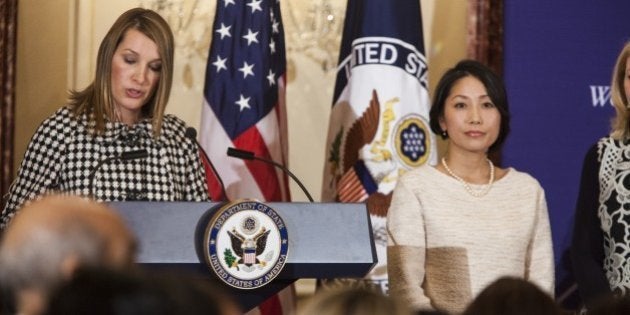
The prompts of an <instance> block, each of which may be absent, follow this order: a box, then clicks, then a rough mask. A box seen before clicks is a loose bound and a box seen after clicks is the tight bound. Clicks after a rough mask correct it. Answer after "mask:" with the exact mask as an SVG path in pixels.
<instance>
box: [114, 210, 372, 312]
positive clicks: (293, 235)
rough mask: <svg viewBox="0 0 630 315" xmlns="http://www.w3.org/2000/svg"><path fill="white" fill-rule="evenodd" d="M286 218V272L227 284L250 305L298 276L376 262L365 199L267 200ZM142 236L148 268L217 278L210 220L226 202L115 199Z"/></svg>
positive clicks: (361, 271) (334, 273)
mask: <svg viewBox="0 0 630 315" xmlns="http://www.w3.org/2000/svg"><path fill="white" fill-rule="evenodd" d="M265 204H267V205H269V206H270V207H271V208H273V209H274V210H275V211H276V212H277V213H278V214H279V215H280V216H281V217H282V219H283V220H284V223H285V225H286V227H287V232H288V236H289V249H288V259H287V261H286V263H285V265H284V268H283V270H282V272H281V273H280V274H279V275H278V276H277V277H276V278H275V279H274V280H273V281H272V282H271V283H269V284H267V285H266V286H264V287H261V288H257V289H251V290H245V289H237V288H232V287H230V286H228V285H227V284H224V283H223V282H222V281H218V280H217V283H220V284H221V285H224V287H225V288H226V291H227V292H228V293H230V294H231V295H232V296H233V297H234V298H235V300H236V302H237V303H239V305H240V306H241V308H242V310H243V311H247V310H250V309H252V308H254V307H256V306H257V305H259V304H260V303H262V302H263V301H265V300H266V299H267V298H268V297H270V296H272V295H273V294H275V293H276V292H278V291H280V290H282V289H283V288H285V287H286V286H288V285H290V284H291V283H293V282H295V281H296V280H297V279H299V278H361V277H363V276H365V275H366V274H367V273H368V272H369V271H370V270H371V269H372V267H373V266H374V265H375V264H376V262H377V257H376V249H375V247H374V239H373V234H372V225H371V222H370V216H369V214H368V211H367V208H366V205H365V204H356V203H355V204H352V203H350V204H349V203H302V202H293V203H282V202H266V203H265ZM109 205H110V206H111V207H112V208H114V209H116V210H117V211H118V212H119V213H120V214H121V215H122V216H123V218H124V219H125V220H126V222H127V224H128V225H129V227H130V228H131V229H132V230H133V231H134V233H135V234H136V236H137V238H138V242H139V254H138V263H140V264H142V265H144V266H146V267H149V268H168V269H171V270H177V269H184V270H188V271H192V272H195V273H200V274H201V275H203V276H204V277H206V276H207V277H209V278H212V279H215V278H216V275H215V274H214V272H213V271H212V270H211V269H210V267H208V266H207V265H206V263H205V259H204V251H203V236H204V232H205V228H206V225H207V224H208V222H209V221H210V219H211V218H212V215H213V214H214V212H215V211H216V210H217V209H218V208H219V207H220V206H221V205H222V203H216V202H144V201H127V202H111V203H109Z"/></svg>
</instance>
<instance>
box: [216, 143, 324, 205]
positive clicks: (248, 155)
mask: <svg viewBox="0 0 630 315" xmlns="http://www.w3.org/2000/svg"><path fill="white" fill-rule="evenodd" d="M227 155H228V156H231V157H235V158H238V159H241V160H258V161H261V162H265V163H268V164H271V165H273V166H275V167H277V168H279V169H281V170H282V171H284V172H285V173H286V174H288V175H289V176H290V177H291V178H292V179H293V180H294V181H295V182H296V183H297V184H298V186H300V188H301V189H302V191H303V192H304V194H305V195H306V198H308V200H309V201H310V202H315V201H313V197H311V194H310V193H309V192H308V190H306V187H304V185H303V184H302V182H301V181H300V180H299V179H298V178H297V177H296V176H295V175H293V173H291V171H290V170H289V169H288V168H286V167H285V166H284V165H282V164H280V163H278V162H276V161H272V160H269V159H265V158H261V157H259V156H256V155H255V154H254V153H253V152H249V151H245V150H239V149H235V148H228V150H227Z"/></svg>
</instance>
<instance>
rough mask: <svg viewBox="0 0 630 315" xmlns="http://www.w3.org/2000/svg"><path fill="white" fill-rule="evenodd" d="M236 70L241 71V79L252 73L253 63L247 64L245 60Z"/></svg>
mask: <svg viewBox="0 0 630 315" xmlns="http://www.w3.org/2000/svg"><path fill="white" fill-rule="evenodd" d="M238 71H240V72H243V79H245V78H247V76H248V75H252V76H253V75H254V64H251V65H250V64H247V61H245V62H243V67H242V68H238Z"/></svg>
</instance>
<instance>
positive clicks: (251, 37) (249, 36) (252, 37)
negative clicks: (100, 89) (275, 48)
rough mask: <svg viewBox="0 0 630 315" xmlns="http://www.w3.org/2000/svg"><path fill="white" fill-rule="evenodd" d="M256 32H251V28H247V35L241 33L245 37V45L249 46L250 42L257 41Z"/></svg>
mask: <svg viewBox="0 0 630 315" xmlns="http://www.w3.org/2000/svg"><path fill="white" fill-rule="evenodd" d="M257 35H258V32H252V29H251V28H248V29H247V35H243V38H245V39H247V46H249V45H250V44H251V43H252V42H255V43H258V39H257V38H256V36H257Z"/></svg>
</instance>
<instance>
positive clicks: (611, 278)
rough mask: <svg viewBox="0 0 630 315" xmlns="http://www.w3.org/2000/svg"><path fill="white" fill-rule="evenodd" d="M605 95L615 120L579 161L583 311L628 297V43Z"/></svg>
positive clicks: (576, 232)
mask: <svg viewBox="0 0 630 315" xmlns="http://www.w3.org/2000/svg"><path fill="white" fill-rule="evenodd" d="M610 95H611V101H612V103H613V105H614V106H615V110H616V112H617V115H616V117H615V119H614V120H613V122H612V131H611V133H610V135H609V136H607V137H604V138H601V139H600V140H599V141H597V143H595V144H594V145H593V146H592V147H591V148H590V149H589V150H588V152H587V153H586V157H585V158H584V163H583V165H582V178H581V182H580V194H579V196H578V200H577V207H576V213H575V225H574V229H573V240H572V248H571V256H572V257H571V258H572V262H573V269H574V276H575V279H576V281H577V284H578V289H579V291H580V295H581V296H582V300H583V301H584V303H585V304H586V306H587V307H588V308H590V307H593V305H594V303H595V304H596V303H597V300H599V299H605V298H607V296H608V295H610V294H612V293H613V292H614V293H615V294H619V295H628V294H630V243H629V242H628V239H629V238H630V213H629V212H628V210H629V209H630V177H629V175H630V122H629V120H628V119H629V117H630V109H628V106H630V102H629V101H628V100H629V98H630V42H628V43H626V45H625V46H624V47H623V49H622V51H621V53H620V54H619V56H618V57H617V62H616V64H615V68H614V70H613V74H612V83H611V93H610Z"/></svg>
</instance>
